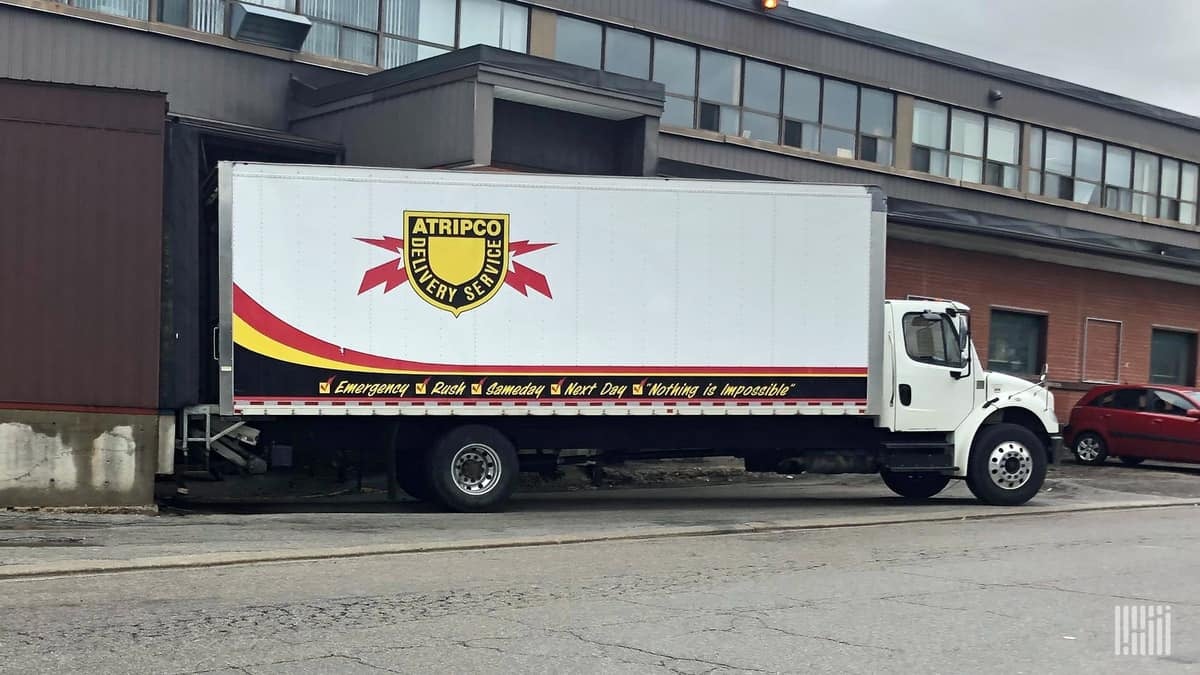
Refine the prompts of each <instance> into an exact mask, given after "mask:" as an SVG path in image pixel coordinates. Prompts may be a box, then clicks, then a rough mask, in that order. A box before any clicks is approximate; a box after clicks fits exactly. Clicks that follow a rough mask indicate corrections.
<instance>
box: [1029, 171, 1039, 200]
mask: <svg viewBox="0 0 1200 675" xmlns="http://www.w3.org/2000/svg"><path fill="white" fill-rule="evenodd" d="M1025 183H1026V185H1025V191H1026V192H1030V193H1033V194H1035V195H1040V194H1042V172H1041V171H1030V172H1029V173H1027V174H1026V175H1025Z"/></svg>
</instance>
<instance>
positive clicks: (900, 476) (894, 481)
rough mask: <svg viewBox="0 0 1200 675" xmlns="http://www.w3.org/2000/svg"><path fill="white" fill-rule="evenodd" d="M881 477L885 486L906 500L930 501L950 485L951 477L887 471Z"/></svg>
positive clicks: (922, 472)
mask: <svg viewBox="0 0 1200 675" xmlns="http://www.w3.org/2000/svg"><path fill="white" fill-rule="evenodd" d="M880 475H881V476H882V477H883V484H884V485H887V486H888V487H889V488H891V490H892V492H895V493H896V494H898V495H900V496H901V497H904V498H905V499H929V498H930V497H932V496H934V495H936V494H937V493H939V492H941V491H942V490H944V489H946V485H948V484H949V483H950V477H949V476H943V475H942V474H940V473H931V472H928V471H921V472H915V473H902V472H894V471H888V470H886V469H885V470H883V471H882V472H880Z"/></svg>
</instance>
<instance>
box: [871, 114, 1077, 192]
mask: <svg viewBox="0 0 1200 675" xmlns="http://www.w3.org/2000/svg"><path fill="white" fill-rule="evenodd" d="M893 96H894V94H893ZM917 103H924V104H926V105H932V106H937V107H940V108H943V109H945V111H946V129H945V137H944V140H945V147H942V148H935V147H933V146H929V145H924V144H922V143H917V142H916V140H911V133H910V145H911V147H912V148H914V149H915V148H921V149H922V150H924V151H927V152H929V153H930V159H931V160H932V157H933V153H941V154H942V155H944V156H945V158H946V172H945V173H934V172H932V171H928V170H924V169H917V168H915V167H914V166H912V158H911V156H910V159H909V167H908V168H909V169H912V170H913V171H918V172H921V173H925V174H928V175H930V176H938V177H940V178H950V179H951V180H957V181H959V182H960V183H968V184H971V185H987V186H989V187H994V188H1000V189H1001V190H1013V191H1018V192H1019V191H1021V189H1022V188H1021V169H1022V168H1023V166H1024V164H1023V160H1024V159H1025V155H1026V149H1025V144H1026V134H1025V124H1024V123H1023V122H1021V121H1020V120H1016V119H1013V118H1011V117H1005V116H1004V115H995V114H992V113H990V112H987V111H984V110H976V109H974V108H967V107H964V106H961V105H952V104H950V103H945V102H942V101H935V100H933V99H928V98H914V99H913V104H914V108H915V105H916V104H917ZM955 111H958V112H963V113H967V114H969V115H979V116H980V117H982V118H983V146H982V147H983V150H982V154H980V155H978V156H976V155H971V154H967V153H962V152H955V151H954V149H953V145H952V140H953V135H954V113H955ZM913 120H914V125H915V123H916V122H915V120H916V115H915V114H914V115H913ZM992 120H997V121H1000V122H1007V123H1008V124H1012V125H1015V126H1016V128H1017V157H1016V159H1017V163H1016V164H1009V163H1007V162H1001V161H999V160H993V159H990V158H989V157H988V148H989V143H990V142H991V135H992ZM1045 145H1046V143H1045V139H1044V138H1043V139H1042V148H1043V156H1044V153H1045ZM910 155H911V153H910ZM953 157H961V158H964V159H969V160H978V161H979V164H980V172H979V181H978V182H976V181H973V180H968V179H965V178H953V177H952V176H951V175H950V166H951V161H950V160H951V158H953ZM1073 159H1074V157H1072V160H1073ZM991 165H995V166H999V167H1000V176H1001V181H1000V184H999V185H997V184H995V183H989V182H988V167H989V166H991ZM931 166H932V163H931ZM1072 166H1073V165H1072ZM1007 168H1011V169H1013V171H1014V173H1015V174H1016V179H1017V180H1016V185H1015V186H1014V187H1006V186H1005V185H1004V180H1003V177H1004V170H1005V169H1007ZM1030 170H1031V171H1037V172H1039V173H1044V169H1034V168H1032V167H1030Z"/></svg>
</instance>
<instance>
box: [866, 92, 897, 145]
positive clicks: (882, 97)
mask: <svg viewBox="0 0 1200 675" xmlns="http://www.w3.org/2000/svg"><path fill="white" fill-rule="evenodd" d="M895 107H896V106H895V102H894V98H893V97H892V95H891V94H890V93H888V92H886V91H879V90H878V89H868V88H866V87H863V90H862V110H861V112H860V119H859V131H860V132H862V133H864V134H870V135H872V136H883V137H884V138H891V137H892V134H893V121H892V118H893V113H894V111H895Z"/></svg>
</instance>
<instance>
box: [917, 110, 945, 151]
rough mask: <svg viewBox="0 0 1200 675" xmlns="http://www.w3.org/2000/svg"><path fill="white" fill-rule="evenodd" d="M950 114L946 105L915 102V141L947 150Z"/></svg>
mask: <svg viewBox="0 0 1200 675" xmlns="http://www.w3.org/2000/svg"><path fill="white" fill-rule="evenodd" d="M948 114H949V113H948V112H947V110H946V106H944V105H937V104H936V103H927V102H925V101H916V102H915V103H913V138H912V140H913V143H917V144H919V145H926V146H929V147H931V148H938V149H939V150H945V149H946V121H947V119H948Z"/></svg>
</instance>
